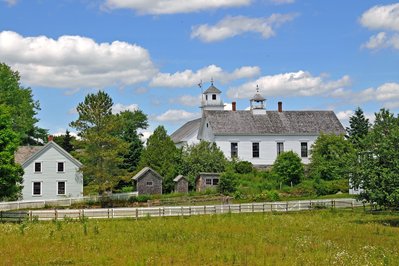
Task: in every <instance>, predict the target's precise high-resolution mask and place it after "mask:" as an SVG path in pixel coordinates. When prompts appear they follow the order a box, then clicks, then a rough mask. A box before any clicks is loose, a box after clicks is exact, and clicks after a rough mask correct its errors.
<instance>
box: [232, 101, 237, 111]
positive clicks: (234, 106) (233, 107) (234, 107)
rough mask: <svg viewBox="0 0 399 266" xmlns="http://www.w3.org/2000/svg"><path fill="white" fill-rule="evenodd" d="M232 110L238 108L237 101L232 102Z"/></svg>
mask: <svg viewBox="0 0 399 266" xmlns="http://www.w3.org/2000/svg"><path fill="white" fill-rule="evenodd" d="M231 110H233V112H235V111H236V110H237V103H236V102H232V103H231Z"/></svg>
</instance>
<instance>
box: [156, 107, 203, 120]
mask: <svg viewBox="0 0 399 266" xmlns="http://www.w3.org/2000/svg"><path fill="white" fill-rule="evenodd" d="M198 117H200V114H199V113H190V112H187V111H185V110H173V109H172V110H168V111H166V112H165V113H163V114H161V115H159V116H156V117H155V120H156V121H159V122H171V123H182V122H185V121H188V120H192V119H195V118H198Z"/></svg>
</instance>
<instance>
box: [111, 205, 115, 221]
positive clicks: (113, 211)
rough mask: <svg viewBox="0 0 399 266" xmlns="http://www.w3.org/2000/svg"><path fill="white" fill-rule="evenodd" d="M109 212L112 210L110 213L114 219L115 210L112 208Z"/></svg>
mask: <svg viewBox="0 0 399 266" xmlns="http://www.w3.org/2000/svg"><path fill="white" fill-rule="evenodd" d="M111 210H112V213H111V214H112V219H114V214H115V209H114V208H112V209H111Z"/></svg>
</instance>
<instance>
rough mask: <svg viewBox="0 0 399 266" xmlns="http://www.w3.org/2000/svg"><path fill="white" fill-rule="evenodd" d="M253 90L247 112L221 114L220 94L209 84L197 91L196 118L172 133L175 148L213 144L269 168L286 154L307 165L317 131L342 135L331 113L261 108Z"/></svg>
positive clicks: (260, 98)
mask: <svg viewBox="0 0 399 266" xmlns="http://www.w3.org/2000/svg"><path fill="white" fill-rule="evenodd" d="M265 103H266V99H265V98H264V97H263V96H262V95H260V94H259V89H257V92H256V94H255V95H254V97H252V98H251V99H250V110H243V111H238V110H236V104H235V102H233V103H232V110H229V111H226V110H224V104H223V101H222V99H221V91H220V90H218V89H217V88H216V87H215V86H213V84H212V85H211V86H210V87H209V88H208V89H207V90H206V91H205V92H204V93H203V99H202V104H201V108H202V117H201V118H200V119H195V120H192V121H189V122H187V123H186V124H184V125H183V126H182V127H181V128H179V129H178V130H176V131H175V132H174V133H173V134H172V135H171V137H172V139H173V141H174V142H175V143H176V145H177V146H179V147H180V146H183V145H191V144H195V143H198V142H199V141H200V140H206V141H209V142H215V143H216V144H217V145H218V146H219V148H220V149H221V150H222V151H223V153H224V154H225V156H226V157H227V158H232V157H237V158H239V159H240V160H244V161H249V162H251V163H252V164H254V165H256V166H268V165H272V164H273V163H274V161H275V160H276V158H277V155H278V154H279V153H281V152H283V151H289V150H292V151H294V152H296V153H297V154H298V155H299V156H300V157H301V158H302V162H303V163H305V164H307V163H309V156H310V153H309V150H310V147H311V146H312V144H313V143H314V142H315V140H316V139H317V137H318V136H319V135H320V134H321V133H326V134H337V135H338V134H345V129H344V128H343V126H342V124H341V123H340V121H339V120H338V118H337V117H336V115H335V113H334V112H333V111H283V108H282V103H281V102H279V104H278V108H277V110H274V111H272V110H266V104H265Z"/></svg>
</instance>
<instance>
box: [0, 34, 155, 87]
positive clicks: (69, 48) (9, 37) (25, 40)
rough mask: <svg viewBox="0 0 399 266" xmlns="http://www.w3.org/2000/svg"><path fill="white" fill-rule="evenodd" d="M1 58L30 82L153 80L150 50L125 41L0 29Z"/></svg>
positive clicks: (94, 83) (93, 83) (108, 83)
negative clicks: (54, 36) (56, 37)
mask: <svg viewBox="0 0 399 266" xmlns="http://www.w3.org/2000/svg"><path fill="white" fill-rule="evenodd" d="M0 58H1V59H2V61H4V62H5V63H7V64H9V65H10V66H11V67H13V68H14V69H16V70H18V71H19V72H20V73H21V76H22V79H23V81H24V82H27V83H29V84H30V85H35V86H43V87H51V88H104V87H109V86H116V87H123V86H126V85H131V84H135V83H139V82H142V81H146V80H149V79H150V78H151V77H152V76H153V75H155V73H157V70H156V69H155V67H154V65H153V63H152V61H151V59H150V55H149V53H148V51H147V50H146V49H144V48H142V47H140V46H138V45H136V44H129V43H126V42H121V41H114V42H112V43H96V42H95V41H94V40H93V39H90V38H85V37H81V36H61V37H59V38H58V39H51V38H48V37H46V36H38V37H23V36H21V35H20V34H18V33H15V32H12V31H3V32H0Z"/></svg>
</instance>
